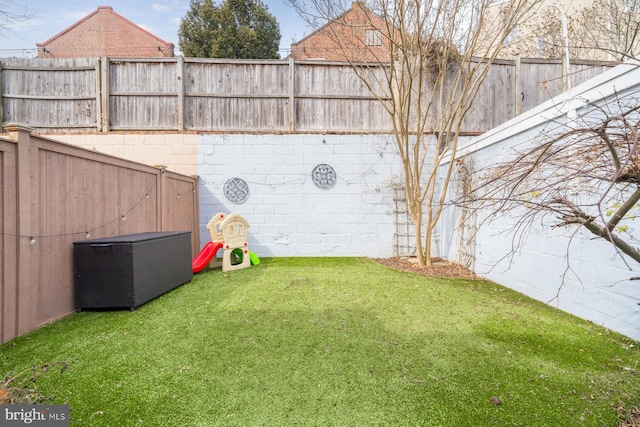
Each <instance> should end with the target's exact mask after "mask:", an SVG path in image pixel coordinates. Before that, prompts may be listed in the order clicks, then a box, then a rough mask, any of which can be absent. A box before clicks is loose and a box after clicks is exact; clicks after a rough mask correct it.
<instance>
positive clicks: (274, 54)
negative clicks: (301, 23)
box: [178, 0, 280, 59]
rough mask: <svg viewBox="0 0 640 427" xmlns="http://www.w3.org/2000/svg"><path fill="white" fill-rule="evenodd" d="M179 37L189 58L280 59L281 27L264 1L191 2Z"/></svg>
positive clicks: (181, 23)
mask: <svg viewBox="0 0 640 427" xmlns="http://www.w3.org/2000/svg"><path fill="white" fill-rule="evenodd" d="M178 37H179V46H180V49H181V50H182V53H183V54H184V56H188V57H196V58H235V59H277V58H279V55H278V45H279V43H280V26H279V25H278V21H276V18H275V17H274V16H273V15H271V14H270V13H269V10H268V9H267V7H266V6H265V5H263V4H262V2H261V0H225V2H224V3H223V4H222V5H220V6H218V5H214V4H213V1H212V0H191V5H190V9H189V10H188V11H187V14H186V16H185V17H184V18H182V21H181V22H180V29H179V31H178Z"/></svg>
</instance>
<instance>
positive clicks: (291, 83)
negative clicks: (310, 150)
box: [289, 56, 296, 132]
mask: <svg viewBox="0 0 640 427" xmlns="http://www.w3.org/2000/svg"><path fill="white" fill-rule="evenodd" d="M295 65H296V64H295V61H294V60H293V56H291V57H289V131H290V132H293V131H295V130H296V124H295V111H296V110H295V100H296V94H295V87H296V85H295Z"/></svg>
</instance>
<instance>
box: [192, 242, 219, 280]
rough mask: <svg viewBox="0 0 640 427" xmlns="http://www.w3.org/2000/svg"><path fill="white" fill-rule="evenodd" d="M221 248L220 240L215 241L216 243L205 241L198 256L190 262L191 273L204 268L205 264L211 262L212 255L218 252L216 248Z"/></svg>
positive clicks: (198, 271)
mask: <svg viewBox="0 0 640 427" xmlns="http://www.w3.org/2000/svg"><path fill="white" fill-rule="evenodd" d="M221 248H222V243H220V242H217V243H213V242H207V244H206V245H204V247H203V248H202V250H201V251H200V253H199V254H198V256H196V258H195V259H194V260H193V262H192V263H191V270H192V271H193V274H195V273H200V272H201V271H202V270H204V268H205V267H206V266H207V264H209V262H211V260H212V259H213V257H214V256H216V253H217V252H218V250H219V249H221Z"/></svg>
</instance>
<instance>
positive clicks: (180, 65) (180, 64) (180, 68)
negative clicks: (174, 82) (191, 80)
mask: <svg viewBox="0 0 640 427" xmlns="http://www.w3.org/2000/svg"><path fill="white" fill-rule="evenodd" d="M176 78H177V79H178V132H182V131H183V130H184V57H183V56H178V60H177V62H176Z"/></svg>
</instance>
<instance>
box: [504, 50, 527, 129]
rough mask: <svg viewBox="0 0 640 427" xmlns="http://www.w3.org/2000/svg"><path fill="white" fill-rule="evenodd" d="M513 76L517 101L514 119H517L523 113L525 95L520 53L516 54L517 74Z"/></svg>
mask: <svg viewBox="0 0 640 427" xmlns="http://www.w3.org/2000/svg"><path fill="white" fill-rule="evenodd" d="M513 75H514V79H515V81H514V83H513V92H514V95H515V99H514V101H515V102H514V109H515V111H514V113H515V114H514V117H515V116H519V115H520V113H521V112H522V101H523V98H524V93H523V92H522V59H521V56H520V53H517V54H516V61H515V72H514V73H513ZM507 120H508V119H507Z"/></svg>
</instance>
